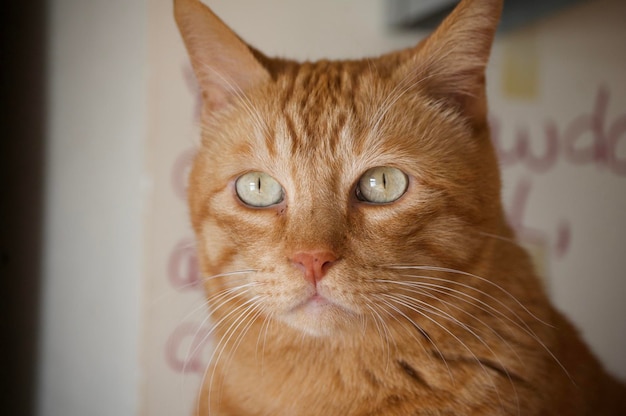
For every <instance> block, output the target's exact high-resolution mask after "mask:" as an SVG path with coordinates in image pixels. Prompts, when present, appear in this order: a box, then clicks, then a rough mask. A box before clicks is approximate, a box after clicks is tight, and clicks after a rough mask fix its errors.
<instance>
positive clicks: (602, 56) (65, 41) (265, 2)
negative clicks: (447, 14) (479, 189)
mask: <svg viewBox="0 0 626 416" xmlns="http://www.w3.org/2000/svg"><path fill="white" fill-rule="evenodd" d="M208 3H209V4H210V5H211V6H212V7H213V8H214V10H215V11H216V12H217V13H218V14H219V15H220V16H221V17H222V18H223V20H224V21H226V22H227V23H228V24H229V25H231V26H232V27H233V28H234V29H235V30H236V31H237V32H238V33H239V34H240V35H241V36H242V37H243V38H244V39H246V40H247V41H249V42H250V43H251V44H253V45H255V46H257V47H259V48H260V49H261V50H263V51H265V52H267V53H268V54H278V55H284V56H289V57H295V58H301V59H315V58H319V57H331V58H338V57H358V56H363V55H376V54H379V53H382V52H385V51H388V50H391V49H395V48H399V47H404V46H409V45H413V44H415V43H416V42H417V41H418V40H419V39H420V38H421V37H423V36H424V33H420V32H398V31H392V30H389V28H388V27H386V25H385V17H384V10H385V9H384V4H383V3H384V2H383V1H382V0H341V1H337V0H318V1H315V2H313V1H305V0H299V1H295V0H262V1H261V0H247V1H244V0H229V1H225V0H223V1H219V0H214V1H209V2H208ZM47 8H48V18H47V23H46V24H47V29H46V33H47V37H46V41H45V45H46V46H47V77H46V80H47V84H48V85H47V88H46V90H45V91H46V96H47V99H46V100H45V104H46V107H47V116H46V134H45V137H46V141H45V153H44V154H45V162H44V163H42V164H41V165H42V166H44V167H45V169H44V170H43V173H42V176H43V184H44V188H45V191H44V193H43V196H44V198H43V200H44V216H43V220H44V228H43V237H42V239H41V240H42V245H41V247H42V251H43V257H42V266H41V268H40V269H41V276H42V283H41V289H42V302H41V306H40V313H38V315H39V317H40V319H39V326H40V328H41V332H40V336H39V339H40V341H41V342H40V344H39V353H38V355H36V357H37V359H38V360H37V362H38V368H39V370H38V372H37V374H38V381H37V389H36V390H37V395H38V406H37V408H38V412H37V413H38V414H39V415H54V416H57V415H58V416H73V415H76V416H78V415H86V414H88V415H112V414H116V415H134V414H145V415H150V416H152V415H172V414H189V412H190V409H191V408H192V406H193V400H194V396H195V391H196V388H197V384H198V383H199V381H200V379H201V377H202V374H203V372H202V370H203V364H204V363H205V361H206V359H207V356H208V354H209V353H210V345H209V344H205V343H203V342H200V341H198V340H199V339H201V338H202V337H201V336H202V334H203V333H205V332H206V330H207V329H206V324H203V318H204V314H203V310H202V308H201V302H202V296H201V293H200V291H199V290H198V288H197V286H196V285H195V282H196V279H197V269H196V268H195V266H194V264H195V263H194V260H195V258H194V252H193V243H192V240H191V232H190V229H189V226H188V222H187V217H186V216H187V212H186V208H185V203H184V193H185V185H184V178H185V174H186V170H187V168H188V166H189V160H190V155H191V154H192V153H193V149H194V147H195V144H196V143H197V136H198V134H199V132H198V128H197V124H196V122H197V120H196V118H195V116H196V114H197V108H198V107H197V106H198V97H197V93H196V91H195V89H194V81H193V77H192V76H191V74H190V72H189V70H190V68H189V64H188V62H187V59H186V56H185V53H184V49H183V47H182V43H181V41H180V39H179V36H178V33H177V31H176V28H175V26H174V22H173V19H172V17H171V3H170V1H169V0H143V1H129V0H93V1H82V0H50V1H49V3H48V5H47ZM625 18H626V3H625V2H623V1H622V0H587V1H581V2H579V3H578V4H576V5H574V6H571V7H568V8H565V9H563V10H561V11H559V12H558V13H556V14H553V15H550V16H547V17H545V18H543V19H541V20H539V21H537V22H535V23H533V24H531V25H529V26H524V27H521V28H519V29H517V30H515V31H514V32H509V33H504V34H502V35H501V36H500V37H499V38H498V41H497V43H496V46H495V49H494V54H493V59H492V62H491V64H490V68H489V75H488V76H489V95H490V100H491V108H492V113H491V114H492V124H493V128H494V139H495V141H496V144H497V146H498V149H499V153H500V156H501V162H502V167H503V171H504V179H505V183H504V203H505V206H506V207H507V209H508V212H509V215H510V219H511V221H512V223H513V224H514V225H515V227H516V228H517V229H518V231H519V233H520V238H521V240H522V241H523V242H524V243H525V244H526V245H528V246H529V248H530V249H531V250H532V252H533V253H534V255H535V258H536V260H537V266H538V268H539V270H540V271H541V274H542V276H543V277H544V279H545V282H546V286H547V288H548V290H549V291H550V294H551V296H552V297H553V299H554V300H555V302H556V303H557V305H558V306H559V307H560V308H561V309H563V310H564V311H565V312H566V313H567V314H568V315H569V316H571V317H572V319H573V320H574V321H575V322H576V324H577V325H578V326H579V328H580V329H581V332H582V333H583V336H584V337H585V338H586V339H587V340H588V341H589V342H590V344H591V345H592V347H593V349H594V351H596V353H597V354H598V355H599V356H600V357H601V359H602V360H603V362H604V363H605V364H606V365H607V366H608V367H609V368H610V369H611V371H612V372H614V373H615V374H618V375H620V376H621V377H622V378H626V356H625V355H624V353H623V352H624V351H626V324H624V317H626V306H625V305H626V303H625V302H623V299H622V297H623V295H624V294H625V293H626V280H625V279H624V277H625V276H624V270H626V256H625V255H624V254H626V253H625V251H624V250H625V249H624V247H626V221H625V220H624V212H626V178H625V175H626V137H625V136H626V82H625V81H626V76H625V75H624V74H626V52H625V51H626V50H625V49H624V40H625V39H626V26H625V25H624V24H623V22H624V21H625ZM25 91H26V90H25ZM22 127H23V128H28V127H29V124H28V123H24V124H23V126H22ZM35 162H36V161H35ZM3 250H4V249H3ZM32 260H33V262H34V261H35V260H36V259H34V258H33V259H32ZM4 270H6V269H4V268H3V271H4ZM29 273H30V274H31V275H32V273H33V272H29ZM2 279H3V280H4V279H7V276H2ZM10 290H11V291H10V292H9V295H11V294H13V293H17V291H16V289H10ZM33 296H34V295H32V296H31V297H30V298H29V299H31V302H33V299H35V298H34V297H33ZM36 304H38V302H36ZM24 305H27V303H24ZM18 309H19V308H18ZM31 341H32V337H31ZM30 344H31V345H32V342H31V343H30Z"/></svg>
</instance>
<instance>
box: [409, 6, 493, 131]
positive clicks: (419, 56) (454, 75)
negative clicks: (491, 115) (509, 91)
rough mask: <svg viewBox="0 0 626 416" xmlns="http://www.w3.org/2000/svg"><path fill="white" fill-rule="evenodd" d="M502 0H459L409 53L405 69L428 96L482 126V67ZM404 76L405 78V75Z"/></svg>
mask: <svg viewBox="0 0 626 416" xmlns="http://www.w3.org/2000/svg"><path fill="white" fill-rule="evenodd" d="M501 12H502V0H462V1H461V2H460V3H459V5H458V6H457V7H456V8H455V9H454V10H453V11H452V13H451V14H450V15H448V17H447V18H446V19H445V20H444V21H443V22H442V23H441V24H440V25H439V27H438V28H437V29H436V30H435V32H433V33H432V34H431V35H430V36H429V37H428V38H426V39H425V40H424V41H423V42H422V43H420V44H419V45H418V46H417V47H416V48H415V49H414V50H413V53H412V57H411V59H410V63H409V68H406V69H407V70H409V71H411V72H413V74H415V71H417V75H418V77H417V79H416V82H418V83H420V84H423V85H422V87H424V88H425V89H426V91H427V93H428V94H430V95H431V96H434V97H435V98H437V99H440V100H443V101H444V102H448V103H450V104H451V105H453V106H455V107H457V108H458V109H459V110H460V111H461V112H462V113H464V114H465V115H466V116H468V117H469V118H470V119H472V121H474V122H477V123H480V124H482V123H484V119H485V117H486V112H487V104H486V96H485V94H486V93H485V67H486V66H487V62H488V60H489V55H490V52H491V45H492V43H493V39H494V36H495V32H496V29H497V27H498V23H499V21H500V15H501ZM405 76H406V75H405Z"/></svg>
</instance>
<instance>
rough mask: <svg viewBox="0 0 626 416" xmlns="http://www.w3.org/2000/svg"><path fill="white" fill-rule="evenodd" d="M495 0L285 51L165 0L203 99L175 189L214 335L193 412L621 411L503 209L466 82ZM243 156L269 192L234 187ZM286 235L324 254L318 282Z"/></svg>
mask: <svg viewBox="0 0 626 416" xmlns="http://www.w3.org/2000/svg"><path fill="white" fill-rule="evenodd" d="M500 9H501V1H499V0H463V1H462V2H461V3H460V5H459V6H458V7H457V8H456V9H455V10H454V12H453V13H452V14H451V15H450V16H449V17H448V18H447V19H446V20H445V21H444V23H443V24H442V25H441V26H440V27H439V28H438V29H437V30H436V31H435V32H434V33H433V34H432V35H431V36H430V37H428V38H427V39H426V40H425V41H423V42H422V43H420V44H419V45H418V46H416V47H415V48H412V49H407V50H404V51H399V52H395V53H391V54H388V55H385V56H382V57H379V58H375V59H364V60H358V61H319V62H305V63H297V62H293V61H289V60H281V59H270V58H267V57H265V56H263V55H262V54H261V53H260V52H258V51H257V50H255V49H253V48H251V47H249V46H247V45H246V44H245V43H243V41H241V40H240V39H239V38H238V37H237V35H235V34H234V33H233V32H232V31H231V30H230V29H229V28H228V27H227V26H226V25H225V24H224V23H223V22H221V21H220V20H219V18H217V17H216V16H215V15H214V14H213V13H212V12H211V11H210V10H209V9H208V8H207V7H205V6H204V5H202V4H201V3H199V2H198V1H197V0H176V1H175V14H176V19H177V23H178V25H179V28H180V31H181V34H182V36H183V39H184V41H185V44H186V46H187V49H188V51H189V54H190V57H191V61H192V64H193V67H194V70H195V72H196V75H197V77H198V80H199V82H200V86H201V88H202V93H203V97H204V104H205V106H204V112H203V119H202V123H203V133H202V146H201V148H200V149H199V151H198V155H197V157H196V159H195V163H194V166H193V170H192V172H191V175H190V182H189V206H190V210H191V219H192V224H193V227H194V230H195V233H196V237H197V244H198V252H199V258H200V263H201V268H202V271H203V273H204V275H205V276H206V280H205V287H206V293H207V299H208V301H209V307H210V311H211V317H212V320H213V322H214V323H215V324H216V326H215V328H214V331H215V332H214V334H215V339H216V353H215V355H214V357H213V360H212V362H211V366H210V367H209V368H208V369H207V373H206V377H205V380H204V384H203V387H202V391H201V394H200V397H199V401H198V404H199V406H198V411H197V414H198V415H203V416H204V415H209V414H210V415H431V414H432V415H434V414H447V415H486V414H512V415H610V414H614V415H618V414H626V402H625V399H624V398H625V397H626V389H625V388H624V386H623V385H621V384H620V383H618V382H617V381H615V380H613V379H612V378H610V377H609V376H608V375H607V374H606V373H605V372H604V370H603V369H602V368H601V366H600V365H599V364H598V362H597V361H596V360H595V358H594V357H593V356H592V355H591V353H590V352H589V350H588V349H587V347H586V346H585V345H584V344H583V343H582V341H581V340H580V337H579V336H578V335H577V333H576V331H575V330H574V329H573V328H572V326H571V325H570V324H569V323H568V322H567V321H566V319H565V318H563V317H562V316H561V315H560V314H559V313H558V312H557V311H556V310H555V309H554V308H553V307H552V306H551V304H550V302H549V301H548V299H547V297H546V295H545V293H544V291H543V289H542V287H541V285H540V283H539V280H538V279H537V278H536V277H535V275H534V272H533V270H532V267H531V265H530V262H529V259H528V256H527V254H526V253H525V252H524V251H523V250H522V249H521V248H520V247H519V246H518V245H517V244H516V243H515V241H514V236H513V234H512V231H511V230H510V228H509V227H508V225H507V224H506V222H505V219H504V214H503V210H502V206H501V203H500V178H499V172H498V166H497V161H496V158H495V155H494V151H493V149H492V146H491V143H490V140H489V131H488V127H487V121H486V112H487V105H486V98H485V89H484V68H485V65H486V63H487V60H488V56H489V50H490V47H491V43H492V40H493V36H494V32H495V28H496V26H497V22H498V18H499V15H500ZM377 166H390V167H394V168H397V169H399V170H401V171H402V172H404V173H405V174H406V177H407V178H408V188H407V190H406V192H405V194H404V195H402V196H401V197H400V198H399V199H397V200H395V201H393V202H390V203H387V204H378V205H377V204H370V203H365V202H363V201H362V200H359V199H358V198H357V195H356V193H355V187H356V184H357V183H358V180H359V178H360V176H361V175H363V173H364V172H366V171H367V170H368V169H370V168H372V167H377ZM255 171H258V172H264V173H266V174H268V175H270V176H271V177H272V178H274V179H275V180H276V181H278V183H279V184H280V185H281V186H282V189H283V192H284V195H283V199H282V200H281V201H280V202H278V203H276V204H274V205H271V206H268V207H266V208H253V207H250V206H248V205H246V204H245V203H243V202H242V201H241V200H240V199H239V198H238V196H237V193H236V192H235V190H234V183H235V181H236V180H237V178H238V177H240V176H241V175H242V174H244V173H246V172H255ZM301 253H328V256H329V257H328V258H332V259H333V261H332V262H330V261H329V262H328V263H324V265H323V266H327V270H326V268H324V267H322V268H323V269H324V273H326V274H325V275H323V276H321V277H320V280H319V281H318V282H317V283H315V282H313V283H312V281H311V280H310V279H309V278H307V279H305V278H304V276H303V271H302V269H303V267H304V268H306V267H307V266H306V265H304V263H298V261H296V260H294V259H299V258H302V256H301ZM233 273H234V274H233ZM322 277H323V278H322ZM315 293H318V294H319V295H321V296H323V298H324V299H325V300H324V301H323V303H322V305H321V306H316V304H315V301H314V300H312V299H313V298H312V297H311V296H312V295H313V294H315Z"/></svg>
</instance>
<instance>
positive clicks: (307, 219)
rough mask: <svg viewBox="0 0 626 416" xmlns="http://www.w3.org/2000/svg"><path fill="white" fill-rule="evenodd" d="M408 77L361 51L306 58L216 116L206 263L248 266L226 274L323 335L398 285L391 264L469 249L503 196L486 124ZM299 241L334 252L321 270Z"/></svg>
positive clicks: (442, 262)
mask: <svg viewBox="0 0 626 416" xmlns="http://www.w3.org/2000/svg"><path fill="white" fill-rule="evenodd" d="M362 66H364V67H362ZM403 82H404V83H403ZM409 82H410V83H413V80H409ZM405 84H406V78H400V77H399V78H398V79H396V78H394V77H392V78H390V79H380V76H379V74H378V73H377V71H376V68H375V66H372V67H369V66H367V64H365V63H352V64H333V65H332V66H330V64H329V65H326V64H324V65H317V66H314V65H306V66H300V67H297V69H294V70H293V71H290V73H289V74H286V75H282V76H281V77H279V78H278V79H277V80H276V81H275V82H273V83H271V84H269V85H263V86H260V87H259V88H258V89H255V90H253V91H248V93H247V94H246V98H245V99H243V98H241V99H238V100H236V101H235V103H234V105H232V106H231V107H229V108H228V109H226V110H225V111H223V112H222V113H221V114H220V115H219V117H216V118H214V119H213V120H211V121H210V122H209V123H210V126H213V127H211V128H207V129H206V132H205V134H204V140H203V143H204V144H203V146H202V149H201V150H200V152H199V155H198V157H197V159H196V163H195V167H194V170H193V173H192V181H191V187H190V190H189V195H190V200H191V205H192V207H194V209H193V211H192V214H193V218H194V225H195V227H196V229H197V230H198V231H200V232H199V236H200V239H201V240H200V241H201V245H200V249H201V254H202V255H203V256H204V257H205V265H206V266H207V268H208V270H207V271H209V273H210V274H218V273H224V272H232V271H242V270H250V272H247V273H244V274H241V275H235V276H233V277H229V278H226V279H224V280H225V281H229V282H231V283H230V284H228V286H231V287H235V286H241V287H242V288H244V287H245V289H242V290H244V291H245V295H242V299H253V298H256V299H257V300H256V301H255V302H258V304H259V305H260V308H262V309H263V311H264V313H266V314H269V315H272V316H274V317H275V318H277V319H280V320H283V321H284V322H287V323H289V324H290V325H293V326H295V327H297V328H299V329H302V330H304V331H306V332H309V333H314V334H321V333H329V332H332V331H333V330H335V329H337V328H339V327H344V326H345V325H344V324H350V325H349V326H351V327H352V326H354V325H353V323H354V321H355V320H358V319H361V316H362V315H364V314H372V313H374V311H372V310H371V309H372V308H376V306H375V305H379V304H380V303H381V301H382V300H384V296H385V294H387V293H390V292H391V293H397V292H402V290H401V289H402V287H399V286H398V285H397V284H393V283H391V282H389V281H403V280H406V279H405V278H403V277H402V275H403V274H406V270H403V269H393V268H390V266H399V265H411V266H412V265H428V266H439V267H453V268H459V267H460V268H463V266H464V265H465V264H466V263H467V262H468V261H471V259H472V256H474V255H475V250H478V249H479V248H480V247H479V245H477V244H476V242H477V241H480V238H479V235H478V234H477V232H478V231H480V230H485V229H488V227H489V223H490V222H491V218H490V216H492V215H493V212H492V211H491V210H490V205H493V201H494V200H496V201H497V199H498V196H497V194H495V190H494V182H496V183H497V173H495V172H493V171H492V172H489V171H488V170H487V169H485V164H487V165H489V161H487V162H483V161H481V160H482V159H484V156H481V152H484V151H485V142H486V141H487V140H486V137H484V134H485V131H484V130H483V131H480V132H479V133H480V134H482V135H483V137H480V136H479V137H476V134H475V131H474V129H472V128H471V126H470V124H469V123H468V122H467V121H465V120H464V119H463V118H462V117H461V116H460V115H459V114H458V113H456V112H454V111H452V110H451V109H450V108H447V107H446V106H445V105H443V104H441V103H436V102H435V101H434V100H433V99H432V97H428V96H427V95H426V94H425V93H424V92H420V91H419V89H414V90H412V91H411V94H406V93H404V92H405V89H404V88H403V86H404V85H405ZM489 167H490V168H493V166H489ZM495 189H497V187H495ZM258 205H261V206H258ZM492 209H493V208H492ZM302 252H326V253H330V254H331V255H332V257H333V260H332V264H329V265H328V266H330V267H327V270H325V275H324V276H323V278H321V279H320V280H319V281H318V282H311V281H310V280H307V279H305V278H304V277H305V276H304V275H303V274H304V273H303V270H302V267H301V265H299V264H298V262H297V261H295V260H294V258H295V257H296V256H297V255H298V253H302ZM316 294H318V295H319V296H318V297H316V296H315V295H316ZM381 297H382V298H381ZM378 313H380V312H378Z"/></svg>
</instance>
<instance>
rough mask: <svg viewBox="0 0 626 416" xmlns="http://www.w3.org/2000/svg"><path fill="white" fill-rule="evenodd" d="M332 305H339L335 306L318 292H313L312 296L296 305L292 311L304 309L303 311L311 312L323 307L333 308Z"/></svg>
mask: <svg viewBox="0 0 626 416" xmlns="http://www.w3.org/2000/svg"><path fill="white" fill-rule="evenodd" d="M333 305H334V306H339V305H336V304H335V303H334V302H332V301H331V300H330V299H328V298H327V297H325V296H323V295H321V294H320V293H318V292H315V293H314V294H313V295H311V296H310V297H308V298H307V299H306V300H304V301H303V302H302V303H300V304H298V305H297V306H296V307H295V308H294V309H293V310H294V311H295V310H298V309H305V310H306V309H310V310H311V311H312V312H313V311H314V310H315V309H316V308H323V307H327V306H333Z"/></svg>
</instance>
